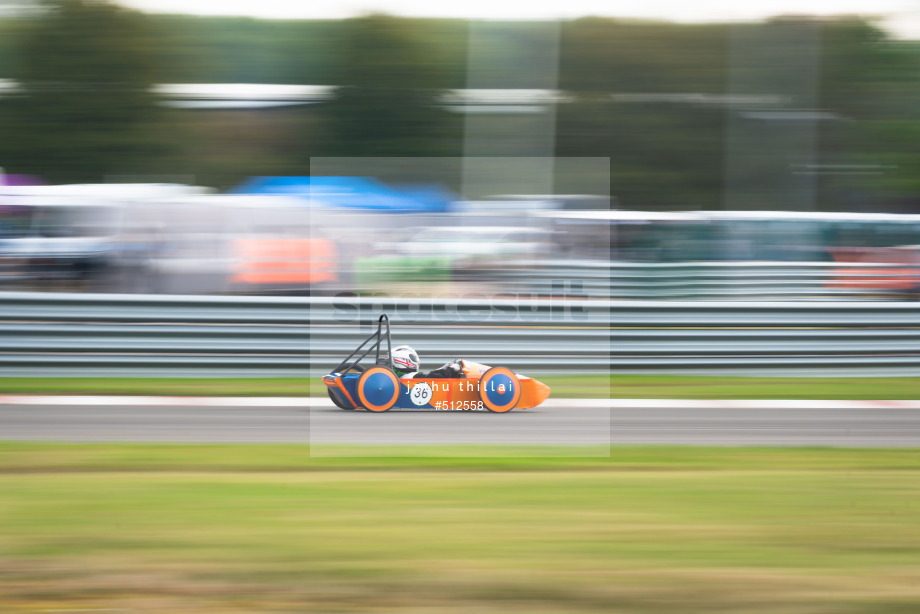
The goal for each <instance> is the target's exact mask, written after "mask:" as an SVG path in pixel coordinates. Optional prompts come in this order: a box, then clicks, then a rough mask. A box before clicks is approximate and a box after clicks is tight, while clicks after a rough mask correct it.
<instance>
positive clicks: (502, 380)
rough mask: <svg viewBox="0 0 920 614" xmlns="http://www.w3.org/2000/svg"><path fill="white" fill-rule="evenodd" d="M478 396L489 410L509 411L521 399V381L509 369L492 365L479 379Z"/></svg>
mask: <svg viewBox="0 0 920 614" xmlns="http://www.w3.org/2000/svg"><path fill="white" fill-rule="evenodd" d="M479 398H480V400H481V401H482V404H483V405H485V407H486V409H488V410H489V411H494V412H499V413H504V412H506V411H511V410H512V409H514V407H515V405H517V404H518V401H519V400H520V399H521V382H520V381H518V378H517V376H516V375H515V374H514V373H513V372H512V371H511V369H507V368H505V367H492V368H491V369H489V370H488V371H486V372H485V373H483V374H482V379H480V380H479Z"/></svg>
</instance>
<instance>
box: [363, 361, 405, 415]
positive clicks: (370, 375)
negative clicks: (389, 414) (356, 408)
mask: <svg viewBox="0 0 920 614" xmlns="http://www.w3.org/2000/svg"><path fill="white" fill-rule="evenodd" d="M399 386H400V384H399V378H398V377H396V374H395V373H393V371H391V370H390V369H388V368H387V367H381V366H380V365H378V366H376V367H371V368H370V369H368V370H367V371H365V372H364V373H363V374H362V375H361V378H360V379H359V380H358V400H359V401H360V402H361V405H363V406H364V409H367V410H369V411H376V412H381V411H387V410H388V409H390V408H391V407H393V406H394V405H396V399H398V398H399Z"/></svg>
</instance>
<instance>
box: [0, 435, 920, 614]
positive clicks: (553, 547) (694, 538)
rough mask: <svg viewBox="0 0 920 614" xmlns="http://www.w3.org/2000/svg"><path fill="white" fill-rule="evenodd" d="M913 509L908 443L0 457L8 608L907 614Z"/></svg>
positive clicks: (203, 450) (77, 452)
mask: <svg viewBox="0 0 920 614" xmlns="http://www.w3.org/2000/svg"><path fill="white" fill-rule="evenodd" d="M494 451H495V453H496V455H498V454H501V453H502V449H501V448H496V449H495V450H494ZM457 452H458V450H454V449H452V450H445V454H446V453H450V454H454V453H457ZM411 453H412V452H411V451H407V455H408V454H411ZM918 500H920V454H917V451H916V450H845V449H762V448H759V449H733V448H680V447H670V448H668V447H663V448H655V447H644V448H640V447H625V448H614V449H613V450H612V454H611V456H610V458H604V459H598V458H593V459H591V458H566V459H550V458H534V459H524V458H518V457H516V458H502V457H499V456H496V457H492V458H486V457H477V458H446V457H445V458H435V459H417V458H415V459H413V458H408V457H407V458H385V459H383V458H380V459H367V458H365V459H358V458H347V459H345V458H335V459H332V458H313V457H310V456H309V449H308V448H306V447H303V446H229V445H214V446H204V445H198V446H184V445H53V444H13V443H9V444H0V611H2V612H39V611H61V612H63V611H93V610H106V609H108V610H113V611H114V610H118V611H122V610H124V611H131V612H183V613H188V614H197V613H217V612H220V613H227V614H235V613H243V612H246V613H253V612H266V613H268V612H271V613H282V612H283V613H288V612H365V613H377V612H387V613H391V612H409V613H422V612H425V613H428V612H437V613H454V612H458V613H459V612H528V613H531V612H535V613H562V612H587V613H593V612H624V613H636V614H657V613H662V614H663V613H672V612H690V613H697V612H699V613H704V612H705V613H710V612H721V613H733V612H738V613H741V612H744V613H764V614H766V613H770V614H786V613H788V614H802V613H815V614H818V613H822V614H824V613H827V614H830V613H831V612H834V613H838V612H840V613H843V614H889V613H890V614H895V613H899V612H903V613H908V612H916V611H920V583H918V582H917V578H918V576H920V557H918V556H917V552H920V506H918V505H917V501H918Z"/></svg>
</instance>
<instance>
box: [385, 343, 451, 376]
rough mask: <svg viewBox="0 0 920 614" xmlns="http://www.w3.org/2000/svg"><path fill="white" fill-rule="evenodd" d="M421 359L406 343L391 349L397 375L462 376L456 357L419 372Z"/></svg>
mask: <svg viewBox="0 0 920 614" xmlns="http://www.w3.org/2000/svg"><path fill="white" fill-rule="evenodd" d="M421 366H422V361H421V360H419V357H418V354H417V353H416V351H415V350H413V349H412V348H411V347H409V346H408V345H401V346H399V347H398V348H396V349H395V350H393V367H394V368H395V371H396V376H397V377H401V378H402V377H405V378H416V377H463V368H462V367H461V365H460V359H459V358H456V359H454V360H451V361H450V362H448V363H446V364H444V365H442V366H440V367H438V368H437V369H435V370H434V371H431V372H429V373H420V372H419V367H421Z"/></svg>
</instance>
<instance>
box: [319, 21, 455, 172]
mask: <svg viewBox="0 0 920 614" xmlns="http://www.w3.org/2000/svg"><path fill="white" fill-rule="evenodd" d="M449 78H450V77H449V71H447V70H445V69H444V64H443V63H442V62H441V61H439V56H438V53H437V50H435V49H432V48H431V47H429V46H426V45H424V44H422V43H420V41H419V40H418V39H417V38H416V33H415V31H414V30H413V28H412V21H411V20H407V19H399V18H395V17H390V16H386V15H370V16H366V17H360V18H356V19H349V20H347V21H346V22H345V28H344V32H343V40H342V48H341V50H340V51H339V63H338V66H337V70H336V71H335V73H334V78H333V82H334V83H335V84H336V85H337V86H338V87H337V89H336V95H335V98H334V100H333V101H331V102H330V103H329V105H328V107H327V109H326V119H327V122H328V136H327V141H326V143H325V146H324V147H323V155H330V156H430V155H456V154H457V153H458V151H459V150H458V147H459V144H460V131H459V127H460V121H459V119H458V118H457V117H456V116H453V115H451V114H450V113H449V112H448V111H447V110H446V109H444V108H443V106H442V105H441V103H440V98H441V96H442V94H443V92H444V90H445V87H446V85H445V83H446V82H447V80H448V79H449Z"/></svg>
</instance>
